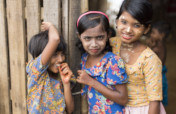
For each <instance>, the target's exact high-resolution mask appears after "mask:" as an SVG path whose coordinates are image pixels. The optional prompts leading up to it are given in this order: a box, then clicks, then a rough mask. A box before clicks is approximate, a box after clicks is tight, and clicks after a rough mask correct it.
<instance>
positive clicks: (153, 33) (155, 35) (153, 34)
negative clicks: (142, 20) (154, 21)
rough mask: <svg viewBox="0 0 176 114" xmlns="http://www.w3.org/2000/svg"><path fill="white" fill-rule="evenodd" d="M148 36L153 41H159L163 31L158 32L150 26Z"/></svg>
mask: <svg viewBox="0 0 176 114" xmlns="http://www.w3.org/2000/svg"><path fill="white" fill-rule="evenodd" d="M150 37H151V38H152V40H153V41H159V40H162V38H163V37H164V33H159V31H158V30H157V29H156V28H152V31H151V34H150Z"/></svg>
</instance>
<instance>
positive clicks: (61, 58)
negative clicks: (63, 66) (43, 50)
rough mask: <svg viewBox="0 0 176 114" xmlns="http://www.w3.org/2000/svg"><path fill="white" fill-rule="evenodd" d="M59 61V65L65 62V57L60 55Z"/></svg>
mask: <svg viewBox="0 0 176 114" xmlns="http://www.w3.org/2000/svg"><path fill="white" fill-rule="evenodd" d="M57 61H58V62H59V63H61V62H63V61H64V57H63V56H62V55H58V57H57Z"/></svg>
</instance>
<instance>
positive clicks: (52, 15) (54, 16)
mask: <svg viewBox="0 0 176 114" xmlns="http://www.w3.org/2000/svg"><path fill="white" fill-rule="evenodd" d="M43 7H44V8H43V14H44V15H43V16H44V21H49V22H51V23H53V24H54V25H55V26H56V28H57V29H58V30H59V33H61V1H60V0H52V1H51V0H43Z"/></svg>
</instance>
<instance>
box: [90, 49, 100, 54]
mask: <svg viewBox="0 0 176 114" xmlns="http://www.w3.org/2000/svg"><path fill="white" fill-rule="evenodd" d="M90 51H91V52H92V53H97V52H98V49H91V50H90Z"/></svg>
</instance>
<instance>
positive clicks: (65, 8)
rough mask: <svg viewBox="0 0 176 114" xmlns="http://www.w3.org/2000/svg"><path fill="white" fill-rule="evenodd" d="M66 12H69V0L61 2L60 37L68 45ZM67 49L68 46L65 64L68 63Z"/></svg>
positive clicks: (67, 17)
mask: <svg viewBox="0 0 176 114" xmlns="http://www.w3.org/2000/svg"><path fill="white" fill-rule="evenodd" d="M68 10H69V0H63V1H62V35H63V37H64V39H65V42H66V43H67V44H69V35H68V34H69V31H68V27H69V26H68V25H69V24H68V23H69V22H68V20H69V14H68ZM68 49H69V45H67V52H66V58H67V60H66V61H67V62H69V59H68V56H69V53H68Z"/></svg>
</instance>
